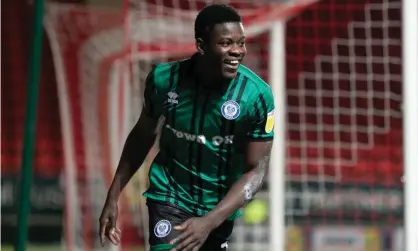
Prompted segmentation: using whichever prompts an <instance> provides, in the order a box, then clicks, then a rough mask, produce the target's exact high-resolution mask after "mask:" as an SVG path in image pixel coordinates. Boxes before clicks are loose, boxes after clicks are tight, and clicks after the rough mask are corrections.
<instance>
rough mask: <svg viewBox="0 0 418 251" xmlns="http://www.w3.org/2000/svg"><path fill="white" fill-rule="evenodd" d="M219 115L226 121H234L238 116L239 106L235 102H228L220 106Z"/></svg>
mask: <svg viewBox="0 0 418 251" xmlns="http://www.w3.org/2000/svg"><path fill="white" fill-rule="evenodd" d="M221 113H222V116H224V118H226V119H228V120H233V119H236V118H238V116H239V114H240V107H239V104H238V103H237V102H235V101H232V100H228V101H226V102H225V103H224V104H223V105H222V107H221Z"/></svg>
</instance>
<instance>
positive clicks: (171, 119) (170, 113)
mask: <svg viewBox="0 0 418 251" xmlns="http://www.w3.org/2000/svg"><path fill="white" fill-rule="evenodd" d="M178 69H179V64H178V63H175V64H173V65H171V69H170V77H169V88H168V90H169V91H175V89H176V87H177V84H176V83H175V82H176V80H175V77H176V74H178V72H179V71H178ZM177 80H178V78H177ZM177 82H178V81H177ZM176 110H177V106H173V107H172V108H171V109H170V110H169V109H167V110H166V119H167V123H168V124H169V125H171V126H172V127H174V128H175V123H176ZM174 147H175V146H174ZM168 148H169V147H168ZM174 149H176V148H174ZM167 150H168V151H167V152H168V156H167V159H166V165H165V166H166V167H167V168H168V171H169V177H167V178H168V179H167V180H168V186H169V187H168V188H167V190H166V191H167V193H166V195H165V198H166V202H168V203H171V201H170V199H171V198H173V199H174V201H173V203H174V204H178V199H177V198H176V197H177V194H176V193H173V192H171V191H172V189H173V184H175V183H174V182H173V179H172V178H171V177H174V171H175V168H174V167H173V159H174V156H173V152H172V151H171V150H169V149H167Z"/></svg>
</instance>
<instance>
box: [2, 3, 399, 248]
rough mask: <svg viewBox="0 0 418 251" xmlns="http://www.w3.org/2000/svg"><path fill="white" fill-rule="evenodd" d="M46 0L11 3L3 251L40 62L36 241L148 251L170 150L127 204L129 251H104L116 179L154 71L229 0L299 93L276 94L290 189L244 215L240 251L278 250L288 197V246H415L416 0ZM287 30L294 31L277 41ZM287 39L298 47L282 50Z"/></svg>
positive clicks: (31, 234) (256, 62) (260, 63)
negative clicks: (410, 160)
mask: <svg viewBox="0 0 418 251" xmlns="http://www.w3.org/2000/svg"><path fill="white" fill-rule="evenodd" d="M39 2H41V0H4V1H2V10H1V14H2V31H1V35H2V55H1V60H2V64H1V67H2V68H1V70H2V92H1V106H2V110H1V120H2V124H1V150H2V151H1V245H2V249H4V250H6V251H7V250H12V243H13V242H14V241H15V240H16V238H17V236H18V235H17V233H18V231H17V226H18V217H17V216H18V213H17V212H18V205H19V196H18V195H19V189H20V183H19V180H20V175H21V168H22V150H23V148H24V136H23V135H24V130H25V126H26V125H25V122H26V123H30V121H29V120H27V119H26V115H27V111H28V108H27V105H28V103H27V102H28V100H29V99H30V97H31V92H28V86H29V85H30V84H29V82H30V81H28V76H35V75H36V74H35V75H33V72H32V73H31V71H34V69H35V70H36V65H37V66H38V67H39V70H38V72H39V74H40V76H39V81H38V82H39V83H37V79H35V80H33V79H32V82H31V84H32V86H37V85H38V87H39V89H38V90H39V96H38V99H37V101H36V102H35V103H34V104H36V107H37V117H36V120H33V119H32V120H31V121H32V122H33V126H35V138H34V157H33V161H31V159H30V160H29V161H28V162H27V163H28V164H27V165H29V166H33V176H32V177H31V178H30V180H32V185H31V189H30V204H29V207H30V215H29V220H28V247H29V249H28V250H34V251H40V250H45V251H52V250H69V251H72V250H145V249H146V248H147V247H146V245H145V242H144V239H145V240H146V239H147V238H148V236H147V229H148V226H147V215H146V207H145V205H144V201H143V198H142V196H141V192H142V191H143V190H144V189H145V188H146V186H147V179H146V173H147V166H148V164H149V161H150V159H152V155H153V154H154V152H151V153H150V158H149V159H148V160H147V161H146V163H144V167H143V168H141V169H140V171H139V172H138V174H137V175H136V176H135V177H134V178H133V180H132V181H131V182H130V184H129V186H128V187H127V188H126V189H125V192H124V194H123V196H122V197H121V199H120V216H119V224H120V227H121V228H122V229H123V238H122V245H121V247H118V248H114V247H105V248H103V249H101V248H99V243H98V218H99V215H100V212H101V208H102V206H103V203H104V200H105V196H106V193H107V188H108V186H109V184H110V182H111V179H112V176H113V173H114V171H115V168H116V165H117V162H118V160H119V156H120V153H121V150H122V147H123V143H124V141H125V139H126V136H127V134H128V133H129V131H130V129H131V128H132V126H133V124H134V122H135V121H136V120H137V118H138V117H139V115H140V112H141V109H142V99H143V97H142V96H143V88H144V86H143V85H144V80H145V77H146V75H147V74H148V72H149V70H150V69H151V67H152V66H153V65H155V64H156V63H158V62H162V61H168V60H177V59H180V58H186V57H188V56H190V55H191V54H192V53H193V52H194V41H193V32H194V31H193V21H194V18H195V15H196V14H197V12H198V11H199V10H200V9H201V8H202V7H204V6H205V5H206V4H208V3H212V2H223V3H229V4H231V5H233V6H234V7H236V8H237V9H238V10H239V11H240V13H241V14H242V16H243V17H244V24H245V26H246V30H247V33H248V51H249V54H248V56H247V58H246V60H245V64H246V65H247V66H249V67H250V68H251V69H252V70H253V71H255V72H256V73H257V74H259V75H260V76H261V77H262V78H264V79H265V80H266V81H267V82H269V83H272V82H274V83H278V82H279V83H282V84H284V85H285V90H286V91H285V93H275V95H280V96H282V97H284V98H285V103H286V107H285V112H286V121H283V123H282V125H284V126H285V128H286V140H285V141H284V144H285V149H286V160H285V178H286V184H285V187H286V189H285V198H283V197H282V196H277V198H276V197H274V196H270V195H271V193H270V192H271V191H270V189H269V184H268V183H267V184H266V186H265V187H264V188H263V191H262V192H261V193H260V194H259V195H258V197H257V198H256V199H255V200H254V201H253V202H252V203H251V204H250V205H248V206H247V207H246V209H245V210H244V215H243V217H242V218H241V219H240V220H239V221H238V222H237V224H236V228H235V231H234V235H233V238H232V240H231V244H230V248H231V249H232V250H233V251H251V250H255V251H265V250H267V248H268V243H269V241H270V240H269V236H270V226H269V217H271V216H272V215H273V214H274V212H270V211H269V204H270V203H271V200H272V198H273V199H274V200H277V201H280V203H285V208H286V210H285V215H286V227H287V228H286V229H287V230H286V233H277V234H285V235H286V251H403V250H404V247H403V230H402V227H403V184H402V176H403V169H402V166H403V163H402V154H403V151H402V143H403V142H402V121H403V120H402V110H401V109H402V107H401V102H402V88H401V87H402V82H401V79H402V65H401V54H402V53H401V51H402V47H401V45H402V43H401V42H402V41H401V28H402V25H401V0H310V1H307V0H287V1H286V0H282V1H277V0H276V1H275V0H258V1H250V0H230V1H204V0H117V1H111V0H88V1H87V0H72V1H47V0H45V1H44V3H43V6H41V8H36V6H39ZM42 2H43V1H42ZM36 9H40V10H41V12H43V13H41V12H40V11H38V12H36ZM34 13H36V14H34ZM36 18H39V20H41V21H42V23H41V25H42V26H40V27H42V28H41V29H39V30H40V31H41V33H42V38H41V39H42V40H40V39H39V38H40V36H34V31H35V30H36V28H34V26H35V25H36V20H37V19H36ZM279 24H280V25H283V26H284V27H285V31H284V32H283V33H281V34H279V36H274V37H273V35H272V34H274V32H277V31H274V27H275V25H279ZM41 33H39V34H41ZM35 37H37V38H38V40H37V41H38V42H37V43H38V45H39V46H34V43H35V44H36V42H34V41H35V40H36V39H35ZM276 46H278V47H276ZM283 46H284V55H280V56H279V57H277V55H276V56H275V55H272V54H271V53H270V52H271V51H272V50H275V48H281V47H283ZM33 51H37V52H38V55H39V57H36V56H33V55H34V54H32V52H33ZM35 54H36V53H35ZM272 62H276V63H275V64H273V65H277V63H278V65H285V68H286V70H285V74H284V76H280V78H279V79H277V77H276V79H272V78H273V77H272V76H273V75H274V74H271V73H272V72H273V71H278V70H277V69H275V68H274V67H273V66H272ZM30 74H32V75H30ZM29 79H30V77H29ZM283 80H284V81H283ZM283 82H284V83H283ZM32 94H33V93H32ZM32 98H33V96H32ZM28 121H29V122H28ZM278 126H281V125H280V124H279V125H278ZM273 154H274V153H273ZM29 156H30V155H29ZM273 195H274V193H273ZM278 251H280V250H278Z"/></svg>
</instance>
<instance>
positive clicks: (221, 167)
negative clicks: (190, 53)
mask: <svg viewBox="0 0 418 251" xmlns="http://www.w3.org/2000/svg"><path fill="white" fill-rule="evenodd" d="M240 77H241V74H240V73H239V72H238V74H237V76H236V77H235V79H234V82H233V83H232V86H231V87H230V88H229V90H228V91H229V93H228V96H227V100H232V97H233V95H234V93H235V88H236V87H237V86H238V84H239V83H240V81H239V79H240ZM228 121H229V120H227V119H225V118H222V123H221V128H220V134H219V135H221V136H224V135H227V134H226V132H227V125H228ZM224 147H225V144H222V145H220V146H219V155H220V156H219V163H218V173H217V176H218V179H221V177H222V176H223V175H224V173H225V170H224V168H225V167H224V163H225V161H224V160H223V151H224ZM224 185H225V184H224V183H220V184H219V186H218V201H220V200H221V199H222V198H223V193H224V188H223V187H222V186H224Z"/></svg>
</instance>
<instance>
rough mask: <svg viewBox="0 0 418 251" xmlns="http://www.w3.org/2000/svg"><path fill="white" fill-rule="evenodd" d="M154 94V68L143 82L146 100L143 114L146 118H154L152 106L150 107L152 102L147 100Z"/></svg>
mask: <svg viewBox="0 0 418 251" xmlns="http://www.w3.org/2000/svg"><path fill="white" fill-rule="evenodd" d="M154 93H155V67H154V68H153V69H152V70H151V72H150V73H149V74H148V76H147V79H146V80H145V91H144V99H147V100H148V102H146V103H145V107H144V108H145V110H144V111H145V112H146V113H147V115H148V116H150V117H154V106H153V105H152V103H153V102H152V100H149V99H150V98H151V97H154V96H155V95H154Z"/></svg>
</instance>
